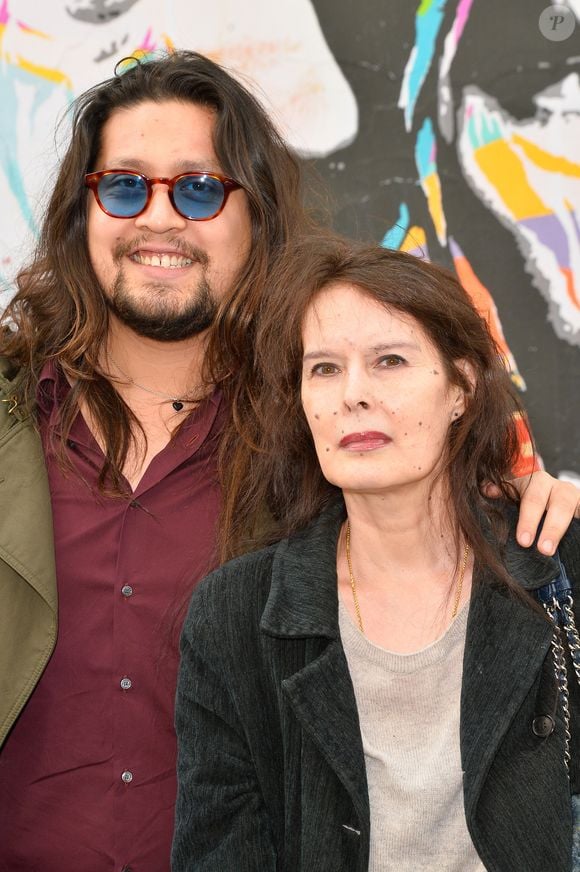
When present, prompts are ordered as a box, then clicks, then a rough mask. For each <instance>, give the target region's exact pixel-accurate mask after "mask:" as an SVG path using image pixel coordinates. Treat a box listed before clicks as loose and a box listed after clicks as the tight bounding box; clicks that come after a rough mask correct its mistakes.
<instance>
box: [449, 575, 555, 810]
mask: <svg viewBox="0 0 580 872" xmlns="http://www.w3.org/2000/svg"><path fill="white" fill-rule="evenodd" d="M551 637H552V629H551V627H550V625H549V623H548V622H547V620H545V619H544V618H543V617H542V615H540V614H537V613H535V612H534V611H533V610H532V609H531V608H528V607H526V606H524V605H522V604H520V603H518V602H516V601H514V600H513V599H509V598H508V597H507V596H505V595H504V594H502V593H500V592H499V591H498V590H497V587H496V588H494V586H493V578H489V577H488V578H485V577H481V578H480V579H478V582H477V584H476V586H475V587H474V593H473V597H472V602H471V606H470V612H469V620H468V625H467V637H466V643H465V657H464V664H463V683H462V694H461V727H460V733H461V736H460V741H461V753H462V761H463V769H464V781H465V785H466V788H465V813H466V816H467V817H468V819H469V817H470V816H471V815H472V814H473V811H474V808H475V806H476V804H477V800H478V798H479V794H480V792H481V787H482V784H483V782H484V781H485V779H486V777H487V772H488V769H489V766H490V764H491V761H492V760H493V757H494V755H495V753H496V751H497V748H498V745H499V744H500V742H501V740H502V738H503V736H504V734H505V733H506V731H507V729H508V727H509V725H510V723H511V722H512V720H513V717H514V715H515V714H516V712H517V711H518V708H519V707H520V705H521V704H522V702H523V701H524V698H525V697H526V695H527V694H528V692H529V690H530V687H531V686H532V684H533V683H534V681H535V680H536V678H537V676H538V673H539V672H540V670H541V668H542V664H543V662H544V659H545V657H546V654H547V652H548V649H549V647H550V640H551ZM530 726H531V725H530Z"/></svg>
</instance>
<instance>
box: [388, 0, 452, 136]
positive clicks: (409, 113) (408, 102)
mask: <svg viewBox="0 0 580 872" xmlns="http://www.w3.org/2000/svg"><path fill="white" fill-rule="evenodd" d="M446 5H447V0H421V3H420V4H419V8H418V9H417V12H416V14H415V44H414V45H413V48H412V49H411V54H410V55H409V60H408V61H407V65H406V67H405V73H404V75H403V83H402V85H401V93H400V95H399V107H400V108H401V109H404V110H405V128H406V130H407V131H410V130H411V127H412V126H413V114H414V112H415V106H416V104H417V100H418V99H419V95H420V93H421V88H422V87H423V83H424V82H425V79H426V78H427V74H428V72H429V70H430V68H431V63H432V62H433V55H434V54H435V46H436V43H437V37H438V35H439V31H440V29H441V25H442V23H443V18H444V15H445V6H446Z"/></svg>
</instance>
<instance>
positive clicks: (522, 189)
mask: <svg viewBox="0 0 580 872" xmlns="http://www.w3.org/2000/svg"><path fill="white" fill-rule="evenodd" d="M473 156H474V158H475V160H476V162H477V165H478V166H479V168H480V169H481V171H482V172H483V173H484V174H485V176H486V177H487V178H488V179H489V181H490V182H491V184H492V185H493V187H494V188H495V189H496V190H497V192H498V194H499V195H500V197H501V198H502V200H503V201H504V203H505V205H506V206H507V208H508V209H509V210H510V212H511V213H512V215H513V217H514V219H515V220H516V221H523V220H525V219H526V218H539V217H540V216H542V215H551V214H552V212H551V210H550V209H548V207H547V206H546V205H545V204H544V203H543V202H542V200H541V199H540V198H539V197H538V195H537V194H536V192H535V191H534V189H533V188H532V187H531V186H530V184H529V182H528V180H527V178H526V174H525V172H524V168H523V166H522V163H521V161H520V160H519V158H518V157H517V156H516V155H515V154H514V153H513V151H512V150H511V149H510V147H509V146H508V144H507V142H504V141H503V140H502V139H496V140H495V142H490V143H488V144H487V145H482V146H481V147H480V148H477V149H476V150H475V151H474V153H473Z"/></svg>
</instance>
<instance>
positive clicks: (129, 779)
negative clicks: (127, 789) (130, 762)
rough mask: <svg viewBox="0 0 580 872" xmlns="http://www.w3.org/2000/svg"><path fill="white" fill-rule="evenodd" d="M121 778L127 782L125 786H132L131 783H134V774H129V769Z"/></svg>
mask: <svg viewBox="0 0 580 872" xmlns="http://www.w3.org/2000/svg"><path fill="white" fill-rule="evenodd" d="M121 778H122V780H123V781H124V782H125V784H131V782H132V781H133V773H132V772H129V770H128V769H125V771H124V772H123V774H122V775H121Z"/></svg>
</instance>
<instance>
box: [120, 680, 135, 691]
mask: <svg viewBox="0 0 580 872" xmlns="http://www.w3.org/2000/svg"><path fill="white" fill-rule="evenodd" d="M120 683H121V689H122V690H131V686H132V684H133V682H132V681H131V679H130V678H122V679H121V682H120Z"/></svg>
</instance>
